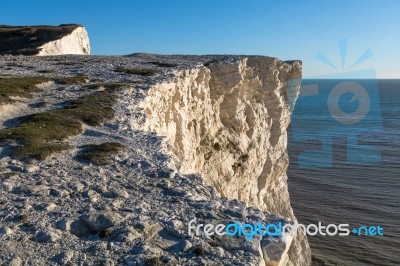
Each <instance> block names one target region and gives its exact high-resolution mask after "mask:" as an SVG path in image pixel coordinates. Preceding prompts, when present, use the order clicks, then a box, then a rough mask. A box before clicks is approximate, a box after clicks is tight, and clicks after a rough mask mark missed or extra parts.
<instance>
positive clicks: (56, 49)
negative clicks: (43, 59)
mask: <svg viewBox="0 0 400 266" xmlns="http://www.w3.org/2000/svg"><path fill="white" fill-rule="evenodd" d="M39 49H40V52H39V53H38V54H37V55H39V56H46V55H63V54H75V55H90V42H89V36H88V33H87V31H86V29H85V28H84V27H83V26H79V27H77V28H76V29H74V30H73V31H72V32H71V33H70V34H68V35H66V36H63V37H62V38H60V39H58V40H54V41H50V42H48V43H46V44H44V45H42V46H40V47H39Z"/></svg>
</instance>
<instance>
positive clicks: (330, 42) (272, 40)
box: [0, 0, 400, 78]
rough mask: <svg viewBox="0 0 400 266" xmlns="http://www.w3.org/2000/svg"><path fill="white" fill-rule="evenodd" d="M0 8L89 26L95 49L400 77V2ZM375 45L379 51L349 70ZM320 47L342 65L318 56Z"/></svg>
mask: <svg viewBox="0 0 400 266" xmlns="http://www.w3.org/2000/svg"><path fill="white" fill-rule="evenodd" d="M0 10H1V16H0V24H10V25H35V24H42V25H43V24H51V25H58V24H61V23H81V24H84V26H85V27H86V28H87V30H88V32H89V37H90V41H91V45H92V54H106V55H122V54H129V53H133V52H150V53H162V54H259V55H269V56H274V57H278V58H280V59H284V60H289V59H301V60H303V70H304V76H306V77H307V76H316V75H324V74H335V73H341V72H348V71H357V70H363V69H373V70H375V71H376V75H377V77H379V78H400V73H399V71H400V63H399V62H400V19H399V15H400V14H399V13H400V1H396V0H392V1H391V0H385V1H373V0H369V1H368V0H367V1H361V0H352V1H343V0H334V1H333V0H332V1H329V0H325V1H317V0H315V1H294V0H293V1H288V0H286V1H285V0H282V1H278V0H277V1H255V0H247V1H244V0H243V1H239V0H186V1H185V0H158V1H157V0H142V1H139V0H126V1H117V0H115V1H101V0H99V1H84V0H80V1H76V0H68V1H44V0H38V1H33V0H26V1H19V0H13V1H1V2H0ZM340 39H345V40H347V53H346V57H345V64H344V68H342V63H341V62H342V61H341V56H340V52H339V51H340V50H339V45H338V41H339V40H340ZM368 49H370V51H371V52H372V56H371V57H369V58H368V59H367V60H365V61H363V62H361V63H360V64H358V65H357V66H355V67H353V68H352V69H349V66H350V65H352V64H353V63H354V62H355V61H356V60H357V59H358V58H359V56H360V55H362V54H363V53H364V52H365V51H366V50H368ZM318 51H320V52H321V53H322V54H324V55H325V57H326V58H328V59H330V61H331V62H332V63H333V64H334V65H337V66H338V68H337V69H334V68H332V67H330V66H328V65H327V64H324V63H322V62H321V61H319V60H317V59H316V54H317V53H318Z"/></svg>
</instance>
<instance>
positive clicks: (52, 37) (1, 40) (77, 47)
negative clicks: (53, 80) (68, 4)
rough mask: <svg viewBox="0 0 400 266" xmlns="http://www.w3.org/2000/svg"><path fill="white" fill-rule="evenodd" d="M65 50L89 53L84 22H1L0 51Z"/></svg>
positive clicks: (55, 52) (52, 52)
mask: <svg viewBox="0 0 400 266" xmlns="http://www.w3.org/2000/svg"><path fill="white" fill-rule="evenodd" d="M66 54H74V55H89V54H90V42H89V36H88V33H87V31H86V29H85V28H84V27H83V26H82V25H79V24H62V25H59V26H7V25H1V26H0V55H39V56H46V55H66Z"/></svg>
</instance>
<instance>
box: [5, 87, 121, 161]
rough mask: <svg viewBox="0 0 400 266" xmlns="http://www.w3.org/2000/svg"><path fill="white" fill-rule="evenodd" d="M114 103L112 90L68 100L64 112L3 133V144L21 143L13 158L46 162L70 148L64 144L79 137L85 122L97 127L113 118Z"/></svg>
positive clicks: (28, 121)
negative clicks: (56, 153)
mask: <svg viewBox="0 0 400 266" xmlns="http://www.w3.org/2000/svg"><path fill="white" fill-rule="evenodd" d="M114 102H115V95H114V93H113V91H110V90H105V91H99V92H95V93H93V94H90V95H87V96H84V97H82V98H79V99H74V100H70V101H67V102H66V103H65V104H66V107H65V108H63V109H56V110H51V111H47V112H42V113H36V114H32V115H28V116H25V117H22V118H21V121H20V124H18V125H17V126H15V127H12V128H7V129H3V130H0V141H15V142H17V143H18V144H20V145H19V146H18V147H17V148H16V149H15V150H14V152H13V154H12V156H13V157H14V158H17V159H37V160H44V159H45V158H46V157H48V156H49V155H51V154H53V153H55V152H59V151H62V150H65V149H67V148H68V145H67V144H65V143H62V141H63V140H65V139H66V138H68V137H70V136H75V135H78V134H80V133H81V132H82V122H83V123H86V124H88V125H91V126H98V125H101V124H102V123H103V122H105V121H106V120H109V119H111V118H112V117H113V116H114V110H113V108H112V106H113V104H114Z"/></svg>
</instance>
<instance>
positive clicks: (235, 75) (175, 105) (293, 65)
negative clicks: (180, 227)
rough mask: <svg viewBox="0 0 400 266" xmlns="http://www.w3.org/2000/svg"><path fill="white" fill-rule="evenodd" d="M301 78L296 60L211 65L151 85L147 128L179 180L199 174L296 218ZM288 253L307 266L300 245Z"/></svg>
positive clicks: (233, 194) (224, 192) (223, 190)
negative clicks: (293, 168)
mask: <svg viewBox="0 0 400 266" xmlns="http://www.w3.org/2000/svg"><path fill="white" fill-rule="evenodd" d="M231 59H232V58H231ZM300 79H301V63H300V62H298V61H292V62H282V61H279V60H277V59H276V58H268V57H247V58H241V59H237V60H236V61H235V60H233V61H232V60H231V61H230V62H229V61H223V60H222V61H216V62H208V63H206V64H205V66H203V67H198V68H195V69H190V70H186V71H182V72H180V73H179V74H177V76H176V78H175V79H174V80H173V81H170V82H165V83H160V84H157V85H155V86H153V88H152V90H151V91H150V93H149V97H148V98H147V99H146V102H145V103H144V105H143V107H144V108H145V112H146V115H147V118H148V120H147V122H146V127H145V128H146V129H147V130H150V131H156V132H157V133H159V134H161V135H163V136H166V137H167V139H168V141H167V145H168V150H169V151H170V152H172V153H173V154H175V155H176V156H177V160H176V161H177V162H179V164H180V165H179V166H178V168H179V170H180V171H181V172H182V173H187V174H189V173H201V174H202V175H203V177H204V178H205V180H206V182H207V183H208V184H210V185H212V186H214V187H215V188H216V189H217V191H218V192H219V193H220V194H221V196H223V197H228V198H233V199H239V200H241V201H244V202H247V203H248V204H250V205H255V206H257V207H259V208H261V209H263V210H266V211H268V212H271V213H276V214H280V215H282V216H285V217H290V218H292V219H295V216H294V214H293V210H292V208H291V205H290V199H289V194H288V187H287V182H286V180H287V176H286V170H287V167H288V155H287V151H286V146H287V133H286V129H287V127H288V126H289V123H290V114H291V110H292V108H293V105H294V101H295V100H296V98H297V94H298V92H299V89H300ZM300 238H301V237H300ZM289 254H290V261H291V262H292V263H293V264H294V265H306V264H309V263H310V251H309V247H308V244H307V243H306V240H305V239H303V238H301V239H299V238H296V239H295V240H294V241H293V244H292V247H291V249H290V251H289Z"/></svg>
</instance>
